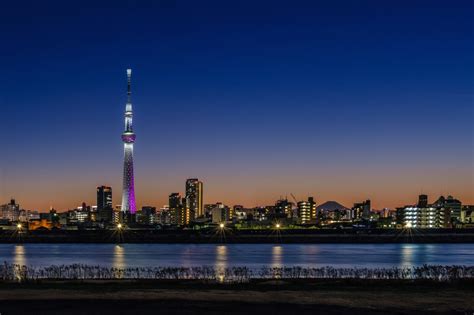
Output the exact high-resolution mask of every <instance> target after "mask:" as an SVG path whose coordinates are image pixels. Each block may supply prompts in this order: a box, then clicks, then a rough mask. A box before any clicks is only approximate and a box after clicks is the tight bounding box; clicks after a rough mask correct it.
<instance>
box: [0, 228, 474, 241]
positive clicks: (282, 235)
mask: <svg viewBox="0 0 474 315" xmlns="http://www.w3.org/2000/svg"><path fill="white" fill-rule="evenodd" d="M0 243H162V244H165V243H166V244H171V243H177V244H179V243H183V244H184V243H191V244H199V243H201V244H208V243H216V244H220V243H228V244H232V243H241V244H257V243H259V244H264V243H273V244H274V243H288V244H296V243H299V244H323V243H359V244H377V243H379V244H385V243H425V244H427V243H474V229H423V230H422V229H404V230H395V229H362V230H329V229H281V230H278V231H275V230H232V229H225V230H121V231H112V230H76V231H62V230H57V231H30V232H23V233H19V232H14V231H13V232H12V231H1V232H0Z"/></svg>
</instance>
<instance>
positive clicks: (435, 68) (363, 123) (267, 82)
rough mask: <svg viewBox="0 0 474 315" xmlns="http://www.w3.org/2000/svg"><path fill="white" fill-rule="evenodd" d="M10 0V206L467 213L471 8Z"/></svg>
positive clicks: (4, 170)
mask: <svg viewBox="0 0 474 315" xmlns="http://www.w3.org/2000/svg"><path fill="white" fill-rule="evenodd" d="M96 2H98V1H89V0H83V1H47V0H46V1H21V0H19V1H8V2H6V3H2V8H1V10H0V36H1V42H0V60H1V61H0V65H1V67H0V69H1V70H0V71H1V72H2V74H1V75H0V109H1V112H2V130H3V137H2V140H3V146H2V150H1V152H0V204H1V203H5V202H7V201H8V200H9V199H10V198H11V197H14V198H16V200H17V202H18V203H20V205H21V206H22V207H23V208H26V209H38V210H40V211H46V210H48V209H49V208H50V207H51V206H53V207H54V208H56V209H59V210H65V209H70V208H73V207H77V206H79V205H80V204H81V203H82V202H83V201H84V202H86V203H87V204H91V205H95V203H96V200H95V198H96V195H95V192H96V187H97V186H99V185H110V186H112V188H113V193H114V195H113V199H114V204H120V199H121V190H122V189H121V186H122V167H123V144H122V142H121V138H120V135H121V133H122V132H123V128H124V127H123V113H124V109H125V102H126V72H125V70H126V68H128V67H131V68H132V69H133V78H132V94H133V95H132V99H133V106H134V128H135V132H136V135H137V140H136V142H135V149H134V150H135V151H134V154H135V156H134V159H135V181H136V182H135V188H136V196H137V204H138V206H142V205H153V206H157V207H161V206H162V205H164V204H167V198H168V195H169V194H170V193H172V192H181V193H182V192H183V191H184V185H185V180H186V179H187V178H193V177H197V178H199V179H201V180H202V181H203V182H204V202H205V203H214V202H217V201H221V202H224V203H226V204H229V205H233V204H243V205H245V206H249V207H251V206H257V205H269V204H273V203H274V202H275V200H276V199H278V198H280V196H282V197H285V196H288V197H290V194H291V193H292V194H294V195H295V196H296V198H297V199H299V200H300V199H303V198H306V197H308V196H314V197H315V199H316V200H317V201H318V202H319V203H322V202H324V201H327V200H336V201H339V202H340V203H342V204H344V205H345V206H351V205H352V203H354V202H358V201H361V200H365V199H367V198H370V199H371V200H372V204H373V206H374V207H375V208H378V209H380V208H383V207H390V208H394V207H397V206H403V205H405V204H413V203H415V202H416V199H417V195H418V194H420V193H425V194H428V195H429V198H430V201H433V200H434V199H435V198H437V197H438V196H439V195H448V194H451V195H453V196H454V197H457V198H458V199H460V200H461V201H462V202H463V203H464V204H474V127H473V126H474V124H473V121H474V108H473V107H474V106H473V95H474V93H473V92H474V91H473V83H474V59H473V58H474V57H473V56H474V54H473V53H474V46H473V43H474V41H473V39H474V36H473V35H474V34H473V33H474V26H473V20H474V19H473V17H474V16H473V15H474V13H473V12H474V10H473V9H474V8H473V3H472V1H462V0H461V1H349V0H347V1H337V0H336V1H275V0H273V1H263V0H262V1H247V0H243V1H207V0H202V1H184V0H183V1H180V0H177V1H173V0H167V1H113V2H107V1H101V2H100V4H97V3H96Z"/></svg>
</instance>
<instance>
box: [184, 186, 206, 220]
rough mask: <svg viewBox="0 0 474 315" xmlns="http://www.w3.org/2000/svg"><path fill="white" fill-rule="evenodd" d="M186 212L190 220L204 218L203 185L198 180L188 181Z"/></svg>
mask: <svg viewBox="0 0 474 315" xmlns="http://www.w3.org/2000/svg"><path fill="white" fill-rule="evenodd" d="M185 188H186V190H185V191H186V196H185V199H186V203H185V206H186V212H189V217H190V220H194V219H195V218H200V217H203V216H204V207H203V184H202V182H201V181H199V179H197V178H190V179H188V180H186V187H185Z"/></svg>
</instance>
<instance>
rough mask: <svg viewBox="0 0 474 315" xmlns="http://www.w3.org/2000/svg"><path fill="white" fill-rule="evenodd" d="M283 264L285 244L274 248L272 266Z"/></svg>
mask: <svg viewBox="0 0 474 315" xmlns="http://www.w3.org/2000/svg"><path fill="white" fill-rule="evenodd" d="M282 266H283V246H281V245H276V246H273V248H272V267H274V268H275V267H282Z"/></svg>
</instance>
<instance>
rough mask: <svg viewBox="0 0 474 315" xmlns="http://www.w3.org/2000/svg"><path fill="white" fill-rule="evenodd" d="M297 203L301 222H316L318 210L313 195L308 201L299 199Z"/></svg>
mask: <svg viewBox="0 0 474 315" xmlns="http://www.w3.org/2000/svg"><path fill="white" fill-rule="evenodd" d="M297 205H298V222H299V223H300V224H308V223H316V215H317V210H316V202H314V198H313V197H308V200H307V201H299V202H298V204H297Z"/></svg>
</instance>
